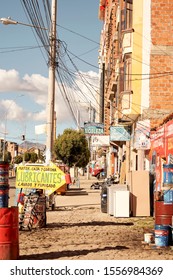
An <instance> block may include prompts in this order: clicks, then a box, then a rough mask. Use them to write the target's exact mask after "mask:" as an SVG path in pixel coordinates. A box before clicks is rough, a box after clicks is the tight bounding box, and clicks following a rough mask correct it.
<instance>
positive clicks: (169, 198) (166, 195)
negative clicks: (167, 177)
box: [163, 189, 173, 207]
mask: <svg viewBox="0 0 173 280" xmlns="http://www.w3.org/2000/svg"><path fill="white" fill-rule="evenodd" d="M163 199H164V202H165V203H173V189H170V190H165V191H164V192H163ZM172 207H173V205H172Z"/></svg>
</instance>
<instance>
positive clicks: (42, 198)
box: [16, 163, 66, 230]
mask: <svg viewBox="0 0 173 280" xmlns="http://www.w3.org/2000/svg"><path fill="white" fill-rule="evenodd" d="M65 183H66V181H65V174H64V172H63V171H62V170H60V169H59V168H58V167H57V166H56V165H55V164H53V163H51V164H50V165H49V166H44V165H33V164H32V165H25V166H23V165H22V166H18V167H17V173H16V188H18V189H20V192H19V193H18V200H17V205H18V207H19V227H20V229H29V230H31V229H32V228H36V227H44V226H46V208H47V197H49V198H51V200H52V201H51V206H52V205H54V193H55V192H56V191H57V190H58V189H59V188H61V187H62V186H63V185H64V184H65ZM48 202H50V201H48ZM52 207H53V206H52Z"/></svg>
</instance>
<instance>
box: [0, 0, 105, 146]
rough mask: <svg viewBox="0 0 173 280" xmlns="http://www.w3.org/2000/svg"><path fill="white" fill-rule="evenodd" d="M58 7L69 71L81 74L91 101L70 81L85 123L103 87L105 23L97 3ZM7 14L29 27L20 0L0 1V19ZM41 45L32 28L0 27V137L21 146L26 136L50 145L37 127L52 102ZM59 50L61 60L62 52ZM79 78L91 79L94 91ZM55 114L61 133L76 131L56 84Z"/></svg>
mask: <svg viewBox="0 0 173 280" xmlns="http://www.w3.org/2000/svg"><path fill="white" fill-rule="evenodd" d="M40 1H41V0H40ZM57 3H58V4H57V35H58V39H59V40H61V42H63V45H64V46H65V48H67V50H68V51H69V52H68V54H70V59H72V62H71V61H70V60H69V61H67V60H66V65H67V70H68V71H72V68H73V66H74V65H75V70H74V68H73V72H74V71H76V72H78V71H80V73H82V76H81V75H80V76H78V78H77V76H74V77H75V78H74V79H75V83H77V85H78V87H79V88H80V91H81V92H82V95H84V96H87V101H86V100H83V98H80V95H81V92H79V93H78V89H75V87H74V89H73V86H72V85H70V83H68V84H67V85H66V87H69V90H71V98H72V99H73V98H74V102H76V100H78V101H77V102H80V108H81V112H80V115H81V119H80V122H81V124H82V122H83V121H85V118H88V108H89V102H88V100H89V99H90V98H91V99H92V98H93V95H94V94H95V90H96V89H97V88H98V83H99V81H98V72H99V65H98V55H99V54H98V51H99V42H100V32H101V29H102V24H103V23H102V22H101V21H100V20H99V19H98V9H99V0H88V1H85V0H75V1H71V0H58V1H57ZM9 16H10V17H11V18H12V19H14V20H16V21H18V22H22V23H29V21H28V16H27V14H26V11H25V10H24V8H23V6H22V4H21V1H20V0H13V1H11V0H6V1H2V3H1V9H0V18H3V17H9ZM38 44H39V45H40V44H41V43H40V42H39V43H38V38H37V37H36V36H35V35H34V32H33V28H32V27H28V26H24V25H21V24H18V25H7V26H6V25H3V24H2V23H0V107H1V110H0V138H5V139H6V140H8V141H12V142H17V143H19V144H20V143H21V142H22V135H25V139H26V140H28V141H32V142H40V143H42V144H45V143H46V135H45V134H36V133H35V126H38V125H42V124H45V123H46V118H47V115H46V108H47V107H46V106H47V100H48V61H47V58H46V57H45V55H43V52H42V51H41V48H38ZM65 48H64V50H65ZM61 52H62V53H61V55H62V57H63V55H64V54H63V50H61ZM73 64H74V65H73ZM81 77H82V81H83V82H84V81H85V82H86V80H85V79H86V77H87V81H89V83H90V84H92V85H93V87H94V90H93V92H91V91H92V89H93V87H92V89H90V90H89V89H88V88H87V87H86V86H85V85H84V84H85V82H84V83H83V82H81ZM67 79H68V78H67ZM73 94H74V96H73ZM88 98H89V99H88ZM93 100H94V99H93ZM55 110H56V114H57V126H56V133H57V135H58V134H62V133H63V130H64V129H65V128H76V124H75V122H74V120H73V117H72V115H71V113H70V110H69V108H68V107H67V106H66V105H65V103H64V99H63V98H62V93H61V92H60V90H59V85H58V84H56V93H55Z"/></svg>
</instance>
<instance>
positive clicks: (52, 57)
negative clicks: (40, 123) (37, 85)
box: [46, 0, 57, 164]
mask: <svg viewBox="0 0 173 280" xmlns="http://www.w3.org/2000/svg"><path fill="white" fill-rule="evenodd" d="M56 17H57V0H52V11H51V27H50V54H49V85H48V106H47V139H46V164H49V162H50V161H51V160H52V151H53V143H54V131H55V130H54V125H55V121H54V111H55V110H54V107H55V68H56Z"/></svg>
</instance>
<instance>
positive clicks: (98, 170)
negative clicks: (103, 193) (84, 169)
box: [91, 168, 105, 179]
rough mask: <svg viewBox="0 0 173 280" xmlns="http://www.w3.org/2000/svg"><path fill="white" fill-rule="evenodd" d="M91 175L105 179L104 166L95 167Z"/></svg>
mask: <svg viewBox="0 0 173 280" xmlns="http://www.w3.org/2000/svg"><path fill="white" fill-rule="evenodd" d="M91 175H92V176H94V177H96V178H97V179H104V178H105V171H104V169H103V168H94V169H92V172H91Z"/></svg>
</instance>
